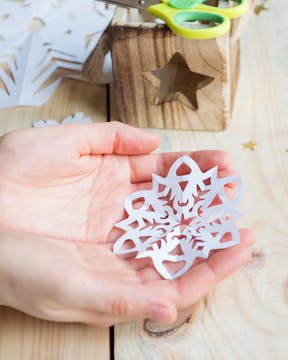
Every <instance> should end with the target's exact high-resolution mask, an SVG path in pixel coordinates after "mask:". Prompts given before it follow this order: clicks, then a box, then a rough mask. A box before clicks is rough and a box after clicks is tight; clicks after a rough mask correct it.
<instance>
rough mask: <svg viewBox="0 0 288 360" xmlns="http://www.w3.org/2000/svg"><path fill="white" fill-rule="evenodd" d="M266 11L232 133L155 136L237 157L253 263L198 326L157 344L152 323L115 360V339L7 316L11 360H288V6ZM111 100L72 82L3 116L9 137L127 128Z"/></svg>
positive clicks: (210, 300)
mask: <svg viewBox="0 0 288 360" xmlns="http://www.w3.org/2000/svg"><path fill="white" fill-rule="evenodd" d="M261 4H263V5H264V6H265V7H266V8H268V9H269V10H264V11H261V12H260V14H259V15H257V16H253V17H252V19H251V20H250V22H249V24H248V26H247V28H246V29H245V31H244V33H243V35H242V42H241V46H242V52H241V73H240V83H239V89H238V94H237V100H236V107H235V113H234V118H233V121H232V123H231V126H230V128H229V129H228V130H226V131H225V132H221V133H209V132H201V133H200V132H190V131H188V132H187V131H172V130H170V131H168V130H151V131H153V132H155V133H157V134H158V135H159V136H160V137H161V139H162V145H161V148H160V150H161V151H167V150H169V151H171V150H175V151H176V150H191V149H192V150H196V149H215V148H218V149H223V150H227V151H229V152H230V153H231V154H232V156H233V159H234V164H235V169H236V170H237V171H238V172H239V173H240V174H241V176H242V179H243V182H244V189H245V193H244V198H243V200H242V210H243V212H244V213H245V216H244V218H243V219H242V225H245V226H249V227H251V228H253V229H254V230H255V232H256V236H257V242H256V244H255V245H254V248H253V258H252V261H251V262H250V263H249V264H248V265H247V266H245V267H244V268H243V269H241V270H240V271H238V272H237V273H236V274H235V275H234V276H232V277H231V278H229V279H228V280H226V281H225V282H223V283H222V284H220V285H219V286H217V288H216V289H214V290H213V291H211V292H210V293H209V294H208V295H207V296H206V297H205V298H204V299H203V300H201V301H200V302H199V303H197V304H195V306H194V308H193V309H192V318H191V321H190V322H189V323H187V324H185V325H183V326H182V327H181V328H180V329H179V330H178V331H176V332H175V333H173V334H170V335H166V336H160V337H151V336H149V335H148V334H146V333H145V332H144V331H143V323H142V322H136V323H130V324H124V325H120V326H117V327H116V328H115V333H114V347H113V346H112V353H111V354H110V350H109V330H100V329H97V328H93V327H90V326H85V325H80V324H55V323H50V322H46V321H40V320H37V319H34V318H32V317H29V316H26V315H24V314H21V313H19V312H17V311H14V310H12V309H8V308H0V359H1V360H6V359H9V360H18V359H19V360H22V359H25V360H26V359H33V360H38V359H39V360H40V359H41V360H42V359H45V360H46V359H49V360H50V359H52V360H62V359H67V360H68V359H69V360H74V359H75V360H76V359H77V360H78V359H81V360H82V359H85V360H90V359H91V360H92V359H93V360H94V359H97V360H98V359H99V360H105V359H109V358H110V355H111V356H112V355H113V352H114V357H115V359H117V360H118V359H119V360H120V359H123V360H126V359H128V360H130V359H133V360H134V359H137V360H141V359H145V360H147V359H149V360H150V359H157V360H158V359H165V360H166V359H177V360H178V359H180V360H182V359H183V360H186V359H193V360H194V359H197V360H198V359H200V360H201V359H203V360H208V359H216V360H218V359H219V360H222V359H224V360H226V359H229V360H230V359H232V360H234V359H240V360H246V359H249V360H250V359H257V360H258V359H261V360H263V359H269V360H270V359H273V360H278V359H279V360H282V359H283V360H284V359H287V358H288V355H287V354H288V237H287V234H288V206H287V200H288V181H287V179H288V126H287V120H288V98H287V95H288V27H287V21H286V18H287V15H288V13H287V12H288V11H287V0H286V1H285V0H270V1H264V0H263V1H261V0H259V1H258V5H261ZM258 9H259V8H258ZM108 93H109V91H107V88H106V87H105V86H102V87H95V86H91V85H88V84H84V83H76V82H74V81H68V80H66V81H64V82H63V83H62V85H61V86H60V87H59V89H58V90H57V92H56V94H54V96H53V97H52V98H51V100H50V101H49V103H47V104H46V105H44V106H42V107H40V108H27V109H24V108H23V109H5V110H1V112H0V131H1V133H5V132H7V131H11V130H15V129H19V128H24V127H30V126H31V123H32V122H33V121H35V120H39V119H47V118H54V119H56V120H61V119H62V118H63V117H65V116H66V115H69V114H71V113H74V112H76V111H83V112H85V113H86V115H88V116H91V117H93V119H94V121H107V120H108V114H110V119H117V111H116V110H115V108H114V107H113V105H111V108H110V111H109V112H107V108H108V105H107V104H108V103H109V101H108V100H109V97H108V96H107V95H108ZM112 98H113V97H112ZM111 103H112V104H113V101H111ZM249 142H253V143H255V144H256V145H255V147H254V150H253V149H252V148H253V147H252V148H251V149H252V150H250V149H249V146H245V145H243V144H246V143H249ZM0 216H1V215H0ZM112 340H113V339H112ZM112 345H113V343H112Z"/></svg>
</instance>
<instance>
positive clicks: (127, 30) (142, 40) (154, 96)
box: [84, 0, 255, 131]
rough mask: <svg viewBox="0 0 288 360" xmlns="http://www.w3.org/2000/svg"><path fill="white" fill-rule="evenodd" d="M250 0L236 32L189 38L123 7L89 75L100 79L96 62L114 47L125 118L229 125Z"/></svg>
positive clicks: (143, 123)
mask: <svg viewBox="0 0 288 360" xmlns="http://www.w3.org/2000/svg"><path fill="white" fill-rule="evenodd" d="M248 1H249V11H248V14H247V16H245V17H243V18H241V19H239V20H233V21H232V25H231V31H230V34H227V35H225V36H222V37H219V38H217V39H211V40H187V39H183V38H181V37H179V36H176V35H174V34H173V33H172V32H171V31H170V30H169V29H168V28H167V27H166V26H165V25H159V24H157V23H155V22H152V19H150V20H151V21H150V22H143V19H140V18H139V14H138V12H137V11H135V10H131V9H130V10H127V9H125V10H124V9H117V11H116V13H115V15H114V18H113V21H112V23H111V25H110V27H109V29H108V30H107V32H106V33H105V36H104V37H103V38H102V41H101V42H100V44H99V45H98V47H97V48H96V49H95V51H94V52H93V53H92V55H91V56H90V58H89V59H88V62H87V64H86V65H85V67H84V75H85V77H86V78H88V79H89V80H92V82H95V81H97V79H98V76H99V71H98V70H97V69H96V70H95V67H96V65H98V69H99V63H101V60H102V59H103V58H104V55H105V53H106V52H107V51H108V48H110V50H111V53H112V62H113V72H114V88H115V97H116V102H117V106H118V110H119V120H121V121H122V122H125V123H128V124H130V125H133V126H138V127H151V128H160V129H161V128H166V129H187V130H211V131H219V130H224V129H225V128H226V127H227V125H228V123H229V121H230V119H231V116H232V110H233V106H234V102H235V98H236V96H235V94H236V89H237V84H238V78H239V58H240V45H239V35H240V33H241V30H242V29H243V27H244V24H246V22H247V18H248V17H249V15H250V14H251V13H252V9H253V8H254V5H255V0H248ZM207 3H208V0H207ZM209 4H210V5H215V6H217V5H218V0H209ZM145 21H147V19H145ZM148 21H149V18H148ZM95 59H96V60H95ZM99 59H101V60H100V62H99ZM95 64H96V65H95ZM101 64H102V63H101Z"/></svg>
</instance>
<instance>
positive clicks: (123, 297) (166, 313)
mask: <svg viewBox="0 0 288 360" xmlns="http://www.w3.org/2000/svg"><path fill="white" fill-rule="evenodd" d="M96 282H97V284H95V283H94V286H92V287H91V289H93V291H94V294H93V296H91V299H94V301H95V299H97V300H96V301H97V303H96V304H94V305H95V308H97V310H100V311H101V312H103V313H106V314H110V315H113V316H117V317H121V318H127V319H145V318H149V319H152V320H154V321H159V322H164V323H171V322H173V321H175V320H176V319H177V309H176V307H175V305H174V304H173V303H171V302H169V301H168V300H166V299H165V298H163V296H161V295H159V292H158V291H157V289H155V290H153V288H149V287H147V286H145V285H143V284H137V283H134V282H120V281H117V280H116V281H114V280H112V281H111V280H109V281H107V279H106V281H103V284H101V283H99V280H96ZM95 289H100V291H99V294H98V296H97V295H96V294H95ZM96 291H97V290H96ZM86 295H87V294H86ZM91 295H92V294H91ZM86 300H87V297H86ZM91 305H92V304H91ZM92 306H93V305H92ZM91 310H92V309H91ZM94 310H95V309H94Z"/></svg>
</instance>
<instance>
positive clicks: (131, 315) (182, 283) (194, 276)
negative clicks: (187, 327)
mask: <svg viewBox="0 0 288 360" xmlns="http://www.w3.org/2000/svg"><path fill="white" fill-rule="evenodd" d="M240 235H241V242H240V244H239V245H237V246H234V247H232V248H228V249H225V250H222V251H219V252H215V253H214V254H213V255H211V257H210V258H209V259H208V260H205V261H203V262H200V263H198V264H196V265H195V266H193V267H192V268H191V269H190V270H189V271H188V272H187V273H185V274H184V275H183V276H182V277H180V278H178V279H176V280H164V279H162V278H161V277H160V276H159V274H158V273H157V272H156V270H155V269H154V268H153V266H152V265H151V261H150V262H149V261H148V260H149V259H145V260H144V259H142V260H135V259H124V258H121V257H118V256H116V255H115V254H113V252H112V251H111V244H104V243H102V244H97V243H95V242H90V243H89V242H77V241H68V240H62V241H58V239H51V238H47V237H40V236H37V235H32V234H28V233H14V232H4V231H1V232H0V277H1V287H0V305H1V304H2V305H8V306H11V307H13V308H16V309H19V310H21V311H24V312H25V313H28V314H30V315H34V316H36V317H39V318H41V319H47V320H53V321H61V322H62V321H65V322H66V321H67V322H82V323H87V324H94V325H97V326H103V327H106V326H110V325H114V324H117V323H120V322H126V321H129V320H136V319H144V318H151V319H153V320H155V321H160V322H168V323H169V322H173V321H174V320H175V319H176V317H177V309H182V308H187V307H189V306H190V305H192V304H193V303H195V302H196V301H197V300H199V299H200V298H201V297H202V296H203V295H204V294H205V293H206V292H207V291H208V290H210V289H211V288H212V287H213V286H215V285H216V284H217V283H218V282H219V281H221V280H223V279H224V278H225V277H227V276H229V275H230V274H231V273H232V272H233V271H235V270H236V269H238V268H239V267H240V266H241V265H243V264H244V263H245V262H247V261H248V259H249V257H250V254H249V253H250V252H249V245H251V243H252V242H253V241H254V238H253V235H252V234H251V232H250V231H248V230H241V231H240Z"/></svg>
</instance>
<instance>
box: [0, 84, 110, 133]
mask: <svg viewBox="0 0 288 360" xmlns="http://www.w3.org/2000/svg"><path fill="white" fill-rule="evenodd" d="M106 108H107V104H106V86H95V85H93V84H88V83H85V82H82V81H75V80H70V79H64V80H63V81H62V83H61V84H60V86H59V87H58V88H57V90H56V91H55V92H54V94H53V95H52V96H51V98H50V99H49V101H48V102H47V103H45V104H44V105H42V106H39V107H31V106H27V107H24V106H23V107H16V108H6V109H5V108H4V109H0V134H3V133H6V132H8V131H13V130H17V129H22V128H27V127H31V124H32V123H33V122H34V121H37V120H40V119H41V120H47V119H54V120H58V121H61V120H63V118H64V117H66V116H68V115H71V114H74V113H75V112H79V111H81V112H84V113H85V114H86V115H87V116H89V117H91V119H92V120H93V121H106Z"/></svg>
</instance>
